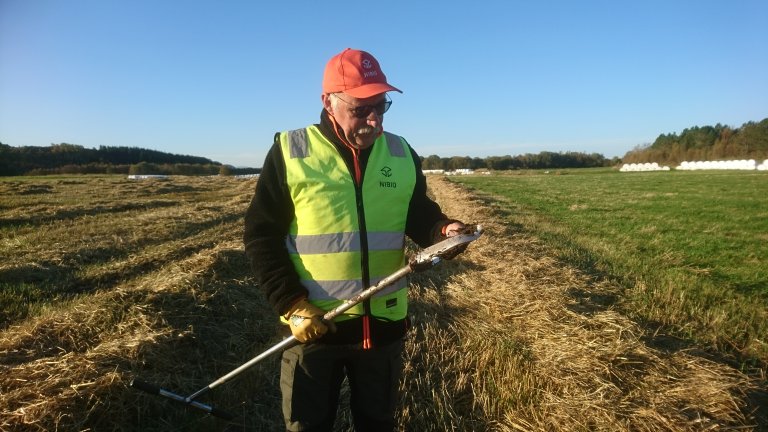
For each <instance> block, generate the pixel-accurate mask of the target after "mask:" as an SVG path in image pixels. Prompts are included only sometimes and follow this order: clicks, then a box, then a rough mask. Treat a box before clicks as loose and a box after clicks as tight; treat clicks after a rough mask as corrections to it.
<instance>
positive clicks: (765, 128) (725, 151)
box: [622, 118, 768, 166]
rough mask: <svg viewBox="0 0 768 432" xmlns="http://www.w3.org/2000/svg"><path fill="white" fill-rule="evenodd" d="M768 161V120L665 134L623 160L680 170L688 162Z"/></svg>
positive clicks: (693, 128)
mask: <svg viewBox="0 0 768 432" xmlns="http://www.w3.org/2000/svg"><path fill="white" fill-rule="evenodd" d="M734 159H735V160H740V159H754V160H756V161H762V160H765V159H768V118H766V119H763V120H762V121H760V122H753V121H751V122H747V123H744V124H743V125H742V126H741V127H738V128H731V127H729V126H724V125H721V124H720V123H718V124H716V125H715V126H701V127H699V126H694V127H691V128H688V129H684V130H683V131H682V132H681V133H680V134H679V135H678V134H676V133H669V134H661V135H659V137H658V138H656V141H654V142H653V144H650V145H644V146H640V147H637V148H635V149H633V150H631V151H629V152H628V153H627V154H626V155H624V157H623V158H622V160H623V162H624V163H646V162H657V163H659V164H664V165H670V166H676V165H679V164H680V163H681V162H684V161H709V160H734Z"/></svg>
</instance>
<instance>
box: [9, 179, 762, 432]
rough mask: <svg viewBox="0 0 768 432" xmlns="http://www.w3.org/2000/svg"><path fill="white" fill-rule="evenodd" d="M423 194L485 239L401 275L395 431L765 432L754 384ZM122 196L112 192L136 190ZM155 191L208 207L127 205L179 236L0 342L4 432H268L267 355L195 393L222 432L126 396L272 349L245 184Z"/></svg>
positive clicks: (185, 386) (204, 377)
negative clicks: (401, 345) (249, 254)
mask: <svg viewBox="0 0 768 432" xmlns="http://www.w3.org/2000/svg"><path fill="white" fill-rule="evenodd" d="M179 182H181V184H179ZM430 186H431V190H432V192H433V193H434V194H435V197H436V198H437V200H438V201H439V202H440V203H441V204H442V206H443V207H444V210H445V212H446V213H447V214H450V215H451V216H452V217H456V218H459V219H462V220H465V221H475V222H481V223H482V224H483V226H484V227H485V229H486V234H485V235H484V236H483V237H482V238H481V239H480V240H478V241H477V242H475V243H474V244H472V245H471V247H470V248H469V250H468V251H467V252H466V253H465V255H464V256H461V257H459V258H457V259H456V260H454V261H453V262H451V263H445V264H442V265H440V266H438V267H436V268H435V269H433V270H432V271H430V272H425V273H421V274H418V275H415V276H414V277H413V279H412V286H411V293H412V298H413V302H412V307H411V314H412V316H413V327H412V331H411V332H410V334H409V338H408V341H407V345H406V357H407V361H406V365H407V366H406V373H405V376H404V380H403V382H402V390H403V392H402V399H401V404H400V412H399V422H400V429H402V430H409V431H446V430H455V431H530V430H534V431H580V430H581V431H594V430H605V431H705V430H759V429H760V428H765V427H766V425H768V423H766V419H765V418H764V417H761V415H764V413H765V411H764V409H763V411H760V410H759V409H758V408H759V407H757V406H756V405H755V402H754V401H753V400H752V399H750V398H751V397H752V395H754V394H757V393H758V392H759V391H760V390H764V389H763V388H762V387H761V386H764V385H765V384H764V381H757V380H755V379H754V378H752V377H748V376H746V375H744V374H742V373H741V372H739V371H738V370H736V369H734V368H733V367H731V366H729V365H727V364H724V363H723V362H719V361H717V360H716V359H708V358H707V356H705V355H703V354H702V353H701V352H699V351H697V350H695V349H693V348H685V349H682V348H678V349H672V348H670V347H667V348H663V347H662V346H661V345H659V344H658V343H656V342H658V336H659V335H653V334H648V332H647V330H646V329H644V328H643V327H641V326H640V325H638V324H637V323H635V322H632V321H631V320H630V319H628V318H627V317H626V316H625V315H624V314H622V313H621V310H620V302H621V290H620V289H619V287H616V286H614V285H612V284H611V283H610V282H608V281H605V280H600V279H597V278H595V277H591V276H589V275H586V274H584V273H583V272H581V271H579V270H577V269H574V268H571V267H569V266H567V265H564V264H563V263H561V262H558V261H557V260H555V259H553V258H552V254H551V253H548V251H547V250H546V248H545V247H544V246H542V245H541V244H539V243H538V242H537V241H536V239H534V238H531V237H529V236H527V235H525V234H523V233H520V232H516V231H515V230H514V229H513V228H511V227H510V226H509V225H507V224H505V221H504V219H503V216H500V215H499V213H497V212H495V211H494V210H493V209H492V207H491V206H490V205H489V204H487V203H484V202H482V201H480V200H479V199H477V198H474V197H473V196H471V195H468V194H467V193H466V192H465V191H464V190H462V189H460V188H459V187H458V186H456V185H454V184H452V183H450V182H448V181H446V180H442V179H439V178H434V179H431V180H430ZM121 187H123V188H124V189H123V190H121V195H122V196H123V199H125V197H126V196H131V194H134V195H136V196H137V197H140V196H141V195H142V194H143V193H146V191H143V190H142V189H141V188H140V187H132V186H130V185H121ZM153 187H154V188H155V189H156V190H155V192H154V193H160V192H161V191H160V189H162V188H165V189H167V190H170V191H171V192H173V191H176V193H179V192H184V191H187V192H193V191H195V190H198V191H203V192H205V190H206V188H211V189H212V191H211V194H212V195H216V196H217V197H216V198H211V200H210V201H204V202H200V200H201V198H199V197H198V198H196V199H190V200H189V202H179V205H180V206H181V207H180V208H179V209H178V210H177V211H176V210H174V208H175V207H169V206H158V207H157V208H156V211H157V212H161V214H160V213H158V214H152V213H143V212H139V215H140V218H141V219H142V220H143V221H144V223H145V224H150V225H151V224H158V227H157V229H158V230H160V231H157V235H158V236H159V235H163V236H166V235H167V236H172V235H175V237H173V238H171V237H169V240H168V241H166V242H159V243H155V244H152V245H150V244H149V242H148V241H147V239H146V238H144V237H147V236H151V235H152V232H153V231H152V229H150V228H148V227H147V226H146V225H144V226H143V228H142V227H140V226H137V227H136V230H137V232H141V230H143V232H145V233H144V234H142V235H140V236H139V237H141V238H137V239H130V238H127V237H121V239H120V240H119V243H120V244H121V245H123V246H122V247H128V246H126V244H130V243H131V242H145V243H147V244H146V245H145V244H144V243H141V244H142V245H143V246H142V247H144V248H145V250H146V254H140V255H129V256H125V257H122V258H120V259H117V260H115V261H111V262H110V263H108V265H105V266H104V267H105V268H107V269H109V272H111V273H110V276H109V277H106V276H104V277H101V276H99V275H95V276H94V275H90V276H88V277H92V278H95V279H90V280H99V281H101V283H102V288H101V289H100V290H96V291H94V292H91V293H88V294H83V295H81V296H78V297H74V298H72V299H71V300H69V301H66V302H60V303H56V304H52V305H51V306H49V307H47V308H43V309H42V310H41V311H39V312H37V313H35V314H34V315H33V316H30V317H29V318H28V319H26V320H24V321H21V322H19V323H16V324H14V325H12V326H10V327H7V328H5V329H3V330H2V331H1V332H0V407H2V414H0V431H19V430H21V431H54V430H61V431H71V430H95V431H100V430H115V431H133V430H142V431H150V430H193V431H194V430H200V431H203V430H224V429H225V428H229V429H230V430H257V431H259V430H263V431H271V430H280V429H281V420H280V406H279V395H278V383H277V379H278V378H277V374H278V366H277V359H273V360H271V361H269V362H267V363H265V364H262V365H260V366H258V367H256V368H254V369H253V370H252V371H249V372H248V373H247V374H246V376H243V377H242V378H238V380H236V381H234V382H232V383H227V384H226V388H223V387H222V388H221V389H216V390H214V391H213V392H212V394H211V395H210V398H209V399H207V400H206V402H212V403H213V404H215V405H216V406H219V407H221V408H226V409H229V410H231V411H235V412H236V413H237V414H238V416H239V417H238V420H237V421H236V422H234V423H233V424H229V425H227V424H224V423H222V422H221V421H218V420H215V419H212V418H208V417H205V416H204V415H201V414H200V413H199V412H197V411H195V412H189V411H187V410H185V409H184V408H183V407H178V406H176V405H175V404H169V403H168V402H166V401H165V400H164V399H162V398H156V397H152V396H149V395H145V394H141V393H138V392H136V391H135V390H132V389H130V388H128V387H127V383H128V382H129V381H130V379H131V378H132V377H133V376H135V375H137V374H138V375H142V376H143V377H144V378H146V379H147V380H149V381H152V382H157V383H159V384H161V385H163V386H165V387H168V388H170V389H172V390H174V391H176V392H178V393H180V394H190V393H191V392H193V391H195V390H197V389H199V388H200V387H201V386H203V385H205V384H207V383H209V382H210V381H212V380H213V379H215V378H217V377H219V376H221V375H223V374H224V373H226V372H228V371H229V370H231V369H232V368H234V367H236V366H237V365H239V364H240V363H242V362H244V361H246V360H248V359H249V358H250V357H251V356H253V355H255V354H257V353H258V352H261V351H263V350H264V349H266V348H267V347H269V346H271V345H272V344H273V343H275V342H276V341H277V340H278V339H277V336H276V334H275V333H276V332H275V330H276V324H275V322H276V319H275V318H276V317H275V315H274V313H273V312H272V311H270V310H269V308H268V307H267V306H266V304H265V302H264V300H263V298H262V297H261V295H260V293H259V292H258V290H257V288H256V287H255V284H254V281H253V279H252V278H251V277H250V270H249V269H248V268H247V267H248V264H247V262H246V260H245V259H244V257H243V253H242V245H241V243H240V237H241V235H242V227H241V218H240V215H241V214H242V212H243V211H244V209H245V206H246V205H247V201H248V199H249V196H250V194H251V191H252V187H253V183H252V182H248V183H243V182H235V181H229V182H223V184H220V185H219V186H216V188H217V189H215V190H214V189H213V188H214V187H213V186H207V185H205V184H201V183H197V182H194V181H191V180H185V181H182V180H177V181H175V182H167V183H157V184H154V186H153ZM158 191H160V192H158ZM169 193H170V192H169ZM185 193H186V192H185ZM218 195H221V197H219V196H218ZM131 211H132V212H134V213H135V212H136V211H138V210H135V209H134V210H131ZM186 218H195V223H196V227H197V228H196V229H195V230H194V231H189V230H186V231H185V230H179V233H178V234H173V230H172V229H171V228H172V227H168V226H167V222H168V221H174V222H173V223H174V224H183V223H185V221H187V219H186ZM211 219H214V220H218V221H219V222H217V223H211V222H210V220H211ZM81 223H86V222H81ZM126 223H128V222H126ZM162 223H166V225H163V226H160V225H159V224H162ZM97 229H98V227H95V226H94V227H93V229H92V230H93V231H96V230H97ZM161 232H162V233H163V234H160V233H161ZM108 237H109V234H108V233H107V234H105V235H104V236H103V238H108ZM41 241H44V239H41ZM62 248H63V249H62V252H61V255H60V259H62V260H66V259H67V256H66V255H67V253H66V250H65V249H66V248H65V247H64V246H62ZM78 250H80V249H78ZM143 250H144V249H143ZM155 261H159V262H162V263H163V265H161V266H153V265H151V264H152V262H155ZM135 268H141V269H144V270H145V271H144V272H135V271H131V269H135ZM89 271H91V272H95V271H96V270H93V269H91V270H89ZM86 273H87V272H86ZM120 273H129V274H130V277H129V278H127V279H121V278H119V274H120ZM345 394H346V393H345ZM338 423H339V424H338V426H337V430H340V431H342V430H349V419H348V416H347V415H342V416H341V417H340V420H339V422H338Z"/></svg>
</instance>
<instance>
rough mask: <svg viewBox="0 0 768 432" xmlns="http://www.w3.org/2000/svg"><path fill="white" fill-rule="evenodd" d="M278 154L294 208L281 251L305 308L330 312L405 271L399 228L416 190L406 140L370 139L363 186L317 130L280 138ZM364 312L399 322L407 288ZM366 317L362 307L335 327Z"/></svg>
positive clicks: (390, 292)
mask: <svg viewBox="0 0 768 432" xmlns="http://www.w3.org/2000/svg"><path fill="white" fill-rule="evenodd" d="M280 147H281V150H282V153H283V159H284V160H285V168H286V170H285V171H286V182H287V185H288V190H289V193H290V196H291V200H292V201H293V204H294V208H295V217H294V219H293V221H291V225H290V228H289V233H288V236H287V237H286V246H287V247H288V252H289V254H290V257H291V260H292V262H293V265H294V267H295V268H296V271H297V272H298V274H299V278H300V280H301V283H302V285H304V286H305V287H306V288H307V290H308V291H309V301H310V302H311V303H313V304H315V305H317V306H318V307H320V308H321V309H323V310H330V309H333V308H334V307H336V306H338V305H339V304H341V303H342V302H343V300H345V299H348V298H351V297H353V296H354V295H356V294H358V293H360V292H361V291H362V290H364V289H366V288H368V287H369V286H371V285H373V284H375V283H377V282H378V281H380V280H381V279H383V278H384V277H386V276H388V275H390V274H391V273H393V272H395V271H396V270H398V269H399V268H401V267H402V266H403V265H405V258H404V244H405V224H406V218H407V216H408V207H409V204H410V201H411V196H412V195H413V189H414V186H415V184H416V167H415V164H414V162H413V158H412V157H411V152H410V149H409V148H408V145H407V144H406V143H405V140H403V139H402V138H400V137H399V136H397V135H393V134H390V133H384V134H383V135H382V136H380V137H379V138H378V139H377V140H376V142H375V143H374V144H373V148H372V150H371V154H370V157H369V159H368V163H367V165H366V170H365V173H363V181H362V185H361V187H357V186H356V185H355V180H354V178H353V174H352V173H350V172H349V170H348V169H347V166H346V164H345V162H344V159H343V158H342V156H341V155H340V154H339V152H338V150H337V149H336V147H335V146H334V145H333V143H331V142H330V141H329V140H328V139H327V138H325V137H324V136H323V134H322V133H321V132H320V130H319V129H318V128H317V127H316V126H310V127H308V128H306V129H297V130H293V131H288V132H283V133H281V134H280ZM370 312H371V315H373V316H374V317H377V318H380V319H386V320H392V321H394V320H400V319H403V318H405V317H406V315H407V312H408V306H407V292H406V281H405V280H404V279H401V280H400V281H399V282H398V283H395V284H393V285H392V286H390V287H389V288H387V289H384V290H382V291H381V292H379V293H378V294H377V295H376V296H374V297H373V298H371V299H370ZM364 314H365V310H364V308H363V305H362V304H361V305H357V306H355V307H353V308H351V309H349V310H348V311H347V312H346V313H345V314H343V315H341V316H339V317H337V318H336V321H343V320H346V319H350V318H354V317H357V316H362V315H364Z"/></svg>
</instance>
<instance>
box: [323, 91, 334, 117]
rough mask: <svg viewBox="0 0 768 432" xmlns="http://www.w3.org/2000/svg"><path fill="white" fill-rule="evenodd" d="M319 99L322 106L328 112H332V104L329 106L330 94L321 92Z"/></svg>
mask: <svg viewBox="0 0 768 432" xmlns="http://www.w3.org/2000/svg"><path fill="white" fill-rule="evenodd" d="M320 99H322V101H323V108H324V109H325V110H326V111H328V114H333V106H331V95H330V94H322V95H320Z"/></svg>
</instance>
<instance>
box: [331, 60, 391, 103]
mask: <svg viewBox="0 0 768 432" xmlns="http://www.w3.org/2000/svg"><path fill="white" fill-rule="evenodd" d="M388 91H396V92H400V93H402V91H400V89H397V88H395V87H393V86H391V85H389V84H387V77H386V76H385V75H384V72H382V71H381V66H379V62H378V61H376V59H375V58H374V57H373V56H372V55H370V54H369V53H367V52H365V51H360V50H353V49H351V48H347V49H345V50H344V51H342V52H341V53H339V54H336V55H335V56H333V58H331V59H330V60H329V61H328V64H327V65H325V73H324V74H323V93H325V94H328V93H337V92H344V93H346V94H348V95H350V96H352V97H356V98H358V99H365V98H369V97H371V96H376V95H377V94H381V93H385V92H388Z"/></svg>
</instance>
